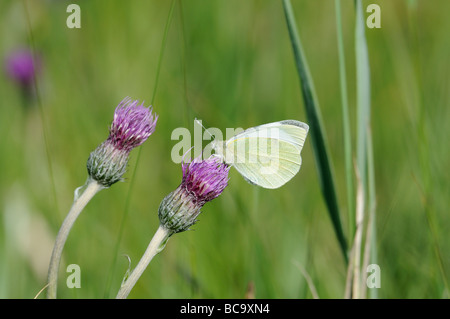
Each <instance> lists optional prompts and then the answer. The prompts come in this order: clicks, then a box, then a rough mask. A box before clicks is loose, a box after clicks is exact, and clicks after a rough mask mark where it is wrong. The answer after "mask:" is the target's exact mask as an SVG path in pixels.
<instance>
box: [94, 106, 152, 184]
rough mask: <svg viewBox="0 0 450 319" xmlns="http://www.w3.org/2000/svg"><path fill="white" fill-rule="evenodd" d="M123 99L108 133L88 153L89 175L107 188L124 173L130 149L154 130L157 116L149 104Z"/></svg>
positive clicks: (142, 141) (140, 142)
mask: <svg viewBox="0 0 450 319" xmlns="http://www.w3.org/2000/svg"><path fill="white" fill-rule="evenodd" d="M138 103H139V102H138V101H137V100H135V101H132V100H131V99H130V98H125V99H124V100H122V102H120V104H119V106H118V107H117V108H116V110H115V112H114V120H113V122H112V124H111V126H110V128H109V136H108V138H107V139H106V141H104V142H103V143H102V144H100V145H99V146H98V147H97V148H96V149H95V150H94V151H93V152H92V153H91V154H90V156H89V159H88V162H87V169H88V173H89V176H90V177H91V178H93V179H94V180H96V181H97V182H99V183H100V184H102V185H103V186H105V187H109V186H111V185H112V184H114V183H116V182H118V181H120V180H121V179H122V176H123V174H125V172H126V167H127V164H128V156H129V153H130V152H131V150H132V149H133V148H135V147H138V146H139V145H141V144H142V143H144V142H145V141H146V140H147V139H148V137H149V136H150V135H151V134H152V133H153V132H154V131H155V126H156V122H157V120H158V116H157V115H156V114H152V109H151V107H149V108H147V107H144V105H143V104H141V105H139V104H138Z"/></svg>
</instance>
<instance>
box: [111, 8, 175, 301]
mask: <svg viewBox="0 0 450 319" xmlns="http://www.w3.org/2000/svg"><path fill="white" fill-rule="evenodd" d="M174 8H175V0H172V4H171V6H170V9H169V14H168V16H167V20H166V25H165V28H164V35H163V39H162V43H161V51H160V53H159V57H158V64H157V69H156V75H155V84H154V87H153V94H152V99H151V101H150V104H151V105H153V103H154V101H155V96H156V90H157V87H158V80H159V72H160V70H161V64H162V59H163V56H164V49H165V47H166V40H167V34H168V32H169V27H170V23H171V21H172V16H173V11H174ZM141 149H142V148H139V149H138V153H137V156H136V164H135V165H134V169H133V173H132V178H131V180H130V186H129V188H128V194H127V197H126V201H125V209H124V212H123V215H122V220H121V223H120V228H119V234H118V236H117V240H116V244H115V246H114V255H113V261H112V263H111V267H110V271H109V277H108V279H107V284H106V288H105V294H104V296H105V298H109V294H110V290H111V284H112V278H113V275H114V271H115V267H116V262H117V254H118V252H119V246H120V242H121V240H122V235H123V231H124V228H125V222H126V219H127V216H128V211H129V207H130V203H131V194H132V193H133V185H134V181H135V180H136V171H137V167H138V164H139V159H140V156H141Z"/></svg>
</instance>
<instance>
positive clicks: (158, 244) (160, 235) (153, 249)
mask: <svg viewBox="0 0 450 319" xmlns="http://www.w3.org/2000/svg"><path fill="white" fill-rule="evenodd" d="M171 235H172V233H171V232H170V230H168V229H167V228H165V227H164V226H162V225H160V226H159V228H158V230H157V231H156V233H155V235H154V236H153V238H152V240H151V241H150V244H149V245H148V247H147V250H146V251H145V253H144V255H143V256H142V258H141V260H140V261H139V263H138V264H137V266H136V268H134V270H133V271H132V273H131V274H130V276H129V277H128V278H127V279H126V281H125V282H124V283H123V284H122V287H120V290H119V292H118V293H117V296H116V299H125V298H127V297H128V295H129V294H130V291H131V289H133V287H134V285H136V282H137V281H138V280H139V278H140V277H141V275H142V273H143V272H144V270H145V269H146V268H147V266H148V264H149V263H150V262H151V261H152V259H153V257H155V256H156V254H157V253H159V252H160V251H161V250H163V249H164V246H165V244H166V242H167V240H168V239H169V237H170V236H171Z"/></svg>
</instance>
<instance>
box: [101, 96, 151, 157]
mask: <svg viewBox="0 0 450 319" xmlns="http://www.w3.org/2000/svg"><path fill="white" fill-rule="evenodd" d="M157 120H158V116H157V115H153V114H152V111H151V108H150V109H148V108H146V107H144V103H142V104H141V105H138V101H132V100H131V99H130V98H125V99H124V100H123V101H122V102H120V104H119V106H117V108H116V111H115V112H114V120H113V122H112V124H111V127H110V129H109V137H108V139H109V140H110V141H111V142H112V143H113V144H114V146H115V147H117V148H118V149H124V150H126V151H128V152H129V151H131V150H132V149H133V148H135V147H137V146H139V145H141V144H142V143H144V142H145V140H146V139H147V138H148V137H149V136H150V135H151V134H152V133H153V132H154V131H155V126H156V121H157Z"/></svg>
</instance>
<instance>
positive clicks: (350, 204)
mask: <svg viewBox="0 0 450 319" xmlns="http://www.w3.org/2000/svg"><path fill="white" fill-rule="evenodd" d="M335 9H336V33H337V44H338V54H339V79H340V89H341V103H342V127H343V133H344V152H345V180H346V186H347V210H348V223H349V224H348V238H353V237H354V235H355V187H354V184H353V156H352V140H351V134H350V116H349V112H348V96H347V76H346V73H345V53H344V38H343V32H342V17H341V0H335Z"/></svg>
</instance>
